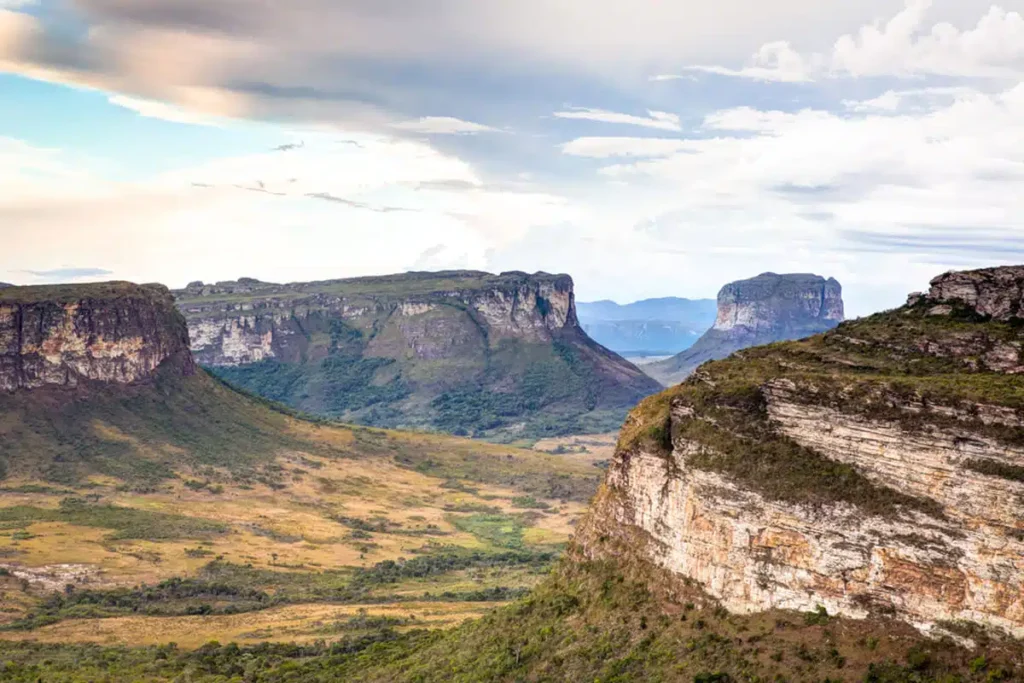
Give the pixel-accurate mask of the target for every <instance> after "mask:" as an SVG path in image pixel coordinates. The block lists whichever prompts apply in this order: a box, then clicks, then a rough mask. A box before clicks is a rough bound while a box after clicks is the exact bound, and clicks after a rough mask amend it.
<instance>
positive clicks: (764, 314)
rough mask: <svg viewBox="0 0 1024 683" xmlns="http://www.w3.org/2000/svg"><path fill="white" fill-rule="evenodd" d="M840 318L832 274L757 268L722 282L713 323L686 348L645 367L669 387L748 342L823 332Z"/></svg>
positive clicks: (838, 289) (838, 292) (838, 294)
mask: <svg viewBox="0 0 1024 683" xmlns="http://www.w3.org/2000/svg"><path fill="white" fill-rule="evenodd" d="M842 321H843V289H842V287H841V286H840V284H839V282H837V281H836V280H835V279H834V278H829V279H827V280H826V279H825V278H823V277H820V276H818V275H809V274H790V275H777V274H775V273H762V274H761V275H758V276H757V277H755V278H751V279H749V280H741V281H739V282H733V283H730V284H728V285H726V286H725V287H723V288H722V290H721V291H720V292H719V293H718V315H717V318H716V319H715V324H714V326H713V327H712V328H711V329H710V330H708V331H707V332H706V333H705V334H704V335H703V336H702V337H701V338H700V339H698V340H697V341H696V343H694V345H693V346H692V347H691V348H689V349H687V350H686V351H683V352H682V353H679V354H677V355H675V356H673V357H672V358H669V359H667V360H664V361H661V362H658V363H652V364H650V365H648V366H645V368H644V370H645V371H646V372H647V373H648V374H650V375H651V376H652V377H654V378H655V379H657V380H658V381H659V382H661V383H662V384H664V385H665V386H670V385H672V384H675V383H678V382H681V381H683V380H684V379H686V378H687V377H688V376H689V375H690V373H692V372H693V371H694V370H696V369H697V367H698V366H699V365H700V364H701V363H705V362H707V361H709V360H720V359H722V358H725V357H727V356H728V355H729V354H731V353H733V352H735V351H739V350H740V349H746V348H749V347H751V346H759V345H762V344H771V343H773V342H778V341H788V340H791V339H801V338H803V337H808V336H810V335H812V334H818V333H820V332H825V331H827V330H830V329H832V328H833V327H835V326H836V325H838V324H839V323H840V322H842Z"/></svg>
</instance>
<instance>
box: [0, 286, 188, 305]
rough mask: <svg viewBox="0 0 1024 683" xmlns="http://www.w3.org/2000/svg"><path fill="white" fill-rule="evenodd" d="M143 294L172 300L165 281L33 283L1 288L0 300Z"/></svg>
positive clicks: (97, 298) (54, 300) (53, 300)
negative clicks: (148, 282)
mask: <svg viewBox="0 0 1024 683" xmlns="http://www.w3.org/2000/svg"><path fill="white" fill-rule="evenodd" d="M139 297H144V298H148V299H150V300H152V301H154V302H158V303H161V304H166V303H170V300H171V298H170V292H169V291H168V290H167V288H166V287H164V286H163V285H142V286H139V285H136V284H134V283H131V282H95V283H79V284H70V285H31V286H27V287H3V288H0V304H4V303H12V304H39V303H53V304H65V303H74V302H76V301H86V300H91V301H105V300H110V299H132V298H135V299H137V298H139Z"/></svg>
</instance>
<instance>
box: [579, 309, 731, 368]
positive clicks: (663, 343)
mask: <svg viewBox="0 0 1024 683" xmlns="http://www.w3.org/2000/svg"><path fill="white" fill-rule="evenodd" d="M576 310H577V313H578V315H579V319H580V324H581V325H582V326H583V329H584V330H585V331H586V333H587V334H588V335H590V337H591V338H592V339H594V341H596V342H598V343H599V344H601V345H603V346H605V347H607V348H609V349H611V350H612V351H615V352H616V353H618V354H621V355H622V356H625V357H627V358H630V357H650V356H670V355H673V354H676V353H679V352H681V351H685V350H686V349H688V348H690V347H691V346H693V344H694V342H696V341H697V339H698V338H699V337H700V335H702V334H703V333H704V332H705V331H706V330H707V329H708V328H709V327H711V325H712V324H714V322H715V311H716V308H715V302H714V301H713V300H710V299H698V300H690V299H680V298H677V297H665V298H660V299H644V300H642V301H636V302H633V303H631V304H626V305H620V304H617V303H615V302H614V301H595V302H592V303H583V302H580V303H579V304H577V306H576Z"/></svg>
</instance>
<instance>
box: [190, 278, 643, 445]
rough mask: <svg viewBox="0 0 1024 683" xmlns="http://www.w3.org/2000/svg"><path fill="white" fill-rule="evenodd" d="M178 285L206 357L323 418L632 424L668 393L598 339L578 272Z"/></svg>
mask: <svg viewBox="0 0 1024 683" xmlns="http://www.w3.org/2000/svg"><path fill="white" fill-rule="evenodd" d="M176 294H177V297H178V305H179V307H180V309H181V310H182V311H183V313H184V314H185V316H186V317H187V318H188V321H189V327H190V331H191V337H192V350H193V353H194V354H195V356H196V358H197V360H198V361H199V363H201V364H203V365H207V366H211V367H214V368H220V370H218V372H220V373H222V374H223V375H224V376H225V377H227V378H228V379H229V380H231V381H237V382H239V383H241V384H243V386H246V387H247V388H249V389H252V390H254V391H257V392H263V393H266V394H267V395H269V397H271V398H275V399H277V400H283V401H285V402H286V403H290V404H291V405H294V406H295V407H297V408H301V409H303V410H306V411H309V412H313V413H320V414H326V415H331V416H339V417H344V418H345V419H350V420H355V421H365V422H370V423H373V424H381V425H387V426H433V427H439V428H441V429H455V428H457V427H459V426H460V425H458V424H457V423H458V422H459V421H460V420H459V417H458V416H459V415H461V414H469V413H472V414H476V415H484V416H485V417H484V418H482V419H481V420H480V421H479V423H478V424H467V425H464V426H465V428H466V430H467V431H470V432H475V431H488V430H495V429H498V430H512V431H514V430H515V429H522V428H523V426H524V425H528V424H529V423H531V422H534V421H536V420H539V419H542V418H543V415H542V412H547V413H548V414H549V415H548V418H549V419H555V420H557V419H558V418H559V416H563V417H566V418H567V419H569V420H576V419H577V418H578V417H579V416H580V415H584V414H590V413H594V412H595V411H598V412H600V411H622V413H620V414H619V416H618V419H621V415H622V414H624V412H625V409H626V408H628V407H629V406H631V405H633V404H634V403H635V402H636V401H637V400H639V399H640V398H642V397H643V396H645V395H648V394H650V393H652V392H653V391H656V390H657V388H658V387H657V385H656V383H655V382H653V381H652V380H650V379H649V378H648V377H646V376H645V375H644V374H643V373H641V372H640V371H639V370H638V369H637V368H635V367H634V366H632V365H631V364H629V363H628V362H626V361H625V360H623V359H622V358H620V357H618V356H616V355H615V354H613V353H611V352H609V351H608V350H607V349H604V348H603V347H601V346H599V345H597V344H596V343H594V342H593V341H592V340H590V339H589V338H588V337H587V336H586V334H585V333H584V332H583V330H582V328H581V327H580V325H579V323H578V320H577V317H576V308H575V301H574V295H573V283H572V279H571V278H570V277H568V276H566V275H548V274H544V273H538V274H536V275H527V274H525V273H503V274H501V275H490V274H487V273H479V272H467V271H454V272H442V273H409V274H405V275H396V276H387V277H374V278H358V279H353V280H335V281H327V282H313V283H296V284H289V285H276V284H270V283H263V282H259V281H256V280H252V279H243V280H239V281H238V282H226V283H219V284H216V285H203V284H202V283H193V284H191V285H189V287H187V288H186V289H185V290H182V291H179V292H177V293H176ZM282 364H284V365H285V366H286V367H283V368H282V367H281V365H282ZM294 368H301V370H299V371H296V370H294ZM296 372H299V373H301V376H298V375H296V374H295V373H296ZM282 377H286V378H287V380H288V382H289V384H288V385H287V386H284V384H283V382H281V381H279V380H281V378H282ZM576 384H579V385H580V386H575V385H576ZM570 385H574V386H570ZM583 385H585V386H583ZM581 387H582V388H581ZM267 392H276V393H267ZM480 392H486V393H485V394H481V393H480ZM346 396H349V397H350V398H349V399H346V398H345V397H346ZM613 422H614V420H612V422H610V423H609V425H608V426H607V427H606V428H608V427H613V424H612V423H613ZM516 425H519V426H518V427H517V426H516Z"/></svg>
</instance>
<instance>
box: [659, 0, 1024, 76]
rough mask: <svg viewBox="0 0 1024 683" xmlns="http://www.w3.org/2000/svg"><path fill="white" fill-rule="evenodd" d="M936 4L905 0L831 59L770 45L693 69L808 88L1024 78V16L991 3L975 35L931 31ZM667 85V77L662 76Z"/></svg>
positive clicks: (949, 27)
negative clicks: (828, 82) (893, 80)
mask: <svg viewBox="0 0 1024 683" xmlns="http://www.w3.org/2000/svg"><path fill="white" fill-rule="evenodd" d="M932 4H933V0H907V3H906V6H905V7H904V9H903V10H901V11H900V12H899V13H897V14H896V15H895V16H893V17H892V18H891V19H890V20H889V21H887V22H885V23H884V24H883V23H881V22H874V23H872V24H867V25H865V26H862V27H861V28H860V30H859V31H857V32H856V33H855V34H847V35H844V36H842V37H841V38H839V39H838V40H837V41H836V43H835V45H834V46H833V47H832V51H831V53H829V54H827V55H826V54H821V53H807V54H802V53H800V52H798V51H797V50H795V49H794V48H793V47H792V46H791V45H790V43H788V42H785V41H776V42H772V43H766V44H765V45H764V46H763V47H762V48H761V49H760V50H759V51H758V52H757V53H756V54H755V55H754V56H753V58H752V59H751V61H750V62H749V63H748V64H747V65H746V66H744V67H742V68H738V69H736V68H730V67H725V66H718V65H715V66H707V65H698V66H689V67H686V70H687V71H699V72H705V73H713V74H718V75H724V76H733V77H737V78H747V79H753V80H762V81H778V82H791V83H800V82H809V81H813V80H818V79H821V78H824V77H827V76H832V77H864V76H892V77H903V78H906V77H916V76H953V77H966V78H1003V79H1016V78H1019V77H1021V75H1022V74H1024V17H1022V16H1021V15H1020V14H1019V13H1018V12H1012V11H1007V10H1005V9H1003V8H1001V7H999V6H996V5H993V6H992V7H991V8H990V9H989V10H988V12H987V13H986V14H984V15H983V16H982V17H981V18H980V19H979V20H978V21H977V24H976V25H975V27H974V28H972V29H967V30H964V29H960V28H957V27H956V26H954V25H953V24H951V23H948V22H940V23H936V24H934V25H932V26H931V28H930V29H928V28H926V20H927V15H928V10H930V9H931V7H932ZM660 78H662V79H664V78H668V77H667V76H663V77H660Z"/></svg>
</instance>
